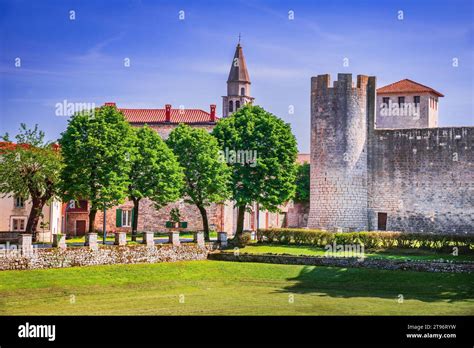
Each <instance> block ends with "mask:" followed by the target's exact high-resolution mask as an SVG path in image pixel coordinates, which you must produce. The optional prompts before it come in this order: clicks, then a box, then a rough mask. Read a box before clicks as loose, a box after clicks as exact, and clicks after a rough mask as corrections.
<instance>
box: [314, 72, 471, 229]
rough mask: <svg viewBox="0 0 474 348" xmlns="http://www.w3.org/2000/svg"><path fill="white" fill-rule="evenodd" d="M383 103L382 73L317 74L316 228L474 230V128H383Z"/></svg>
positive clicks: (315, 93)
mask: <svg viewBox="0 0 474 348" xmlns="http://www.w3.org/2000/svg"><path fill="white" fill-rule="evenodd" d="M375 107H376V104H375V77H371V78H367V77H364V76H358V82H357V88H354V87H352V81H351V76H350V75H347V74H339V75H338V81H336V82H335V83H334V87H333V88H329V76H328V75H320V76H318V77H316V78H312V87H311V121H312V127H311V131H312V133H311V185H310V190H311V199H310V213H309V218H308V227H310V228H322V229H325V230H333V229H340V230H343V231H344V230H360V229H367V230H377V229H386V230H391V231H405V232H436V233H455V234H460V233H473V232H474V154H473V146H474V127H444V128H411V129H376V128H375ZM385 214H386V226H383V227H382V225H383V222H381V226H379V221H378V219H379V215H380V217H382V219H381V221H383V220H384V219H383V217H384V216H385Z"/></svg>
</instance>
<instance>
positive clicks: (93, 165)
mask: <svg viewBox="0 0 474 348" xmlns="http://www.w3.org/2000/svg"><path fill="white" fill-rule="evenodd" d="M59 143H60V145H61V151H62V154H63V159H64V169H63V171H62V173H61V177H62V179H63V181H62V182H63V191H64V192H65V198H66V199H74V200H78V199H87V200H88V201H89V204H90V211H89V232H93V231H94V222H95V216H96V213H97V210H99V209H100V210H102V209H107V208H110V207H112V206H114V205H117V204H120V203H121V202H123V200H124V199H125V198H126V197H127V195H128V187H129V185H130V180H129V173H130V168H131V163H132V160H133V156H134V153H133V131H132V129H131V126H130V125H129V123H128V122H127V121H126V120H125V117H124V116H123V114H122V113H121V112H119V111H118V110H117V109H116V108H115V107H112V106H105V107H101V108H97V109H95V110H93V111H90V112H80V113H77V114H75V115H74V116H72V117H71V119H70V120H69V123H68V127H67V129H66V131H65V132H63V133H62V137H61V139H60V141H59Z"/></svg>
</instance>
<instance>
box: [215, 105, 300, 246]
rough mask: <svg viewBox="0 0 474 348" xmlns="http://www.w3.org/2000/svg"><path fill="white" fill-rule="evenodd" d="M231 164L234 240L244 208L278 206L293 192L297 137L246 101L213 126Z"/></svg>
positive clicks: (239, 230) (286, 127)
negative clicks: (230, 114)
mask: <svg viewBox="0 0 474 348" xmlns="http://www.w3.org/2000/svg"><path fill="white" fill-rule="evenodd" d="M213 135H214V136H215V137H216V138H217V139H218V141H219V144H220V146H221V148H222V150H223V151H224V153H225V156H226V161H227V162H228V164H229V165H230V166H231V168H232V181H231V189H232V197H233V199H234V201H235V203H236V205H237V209H238V211H237V231H236V237H237V242H238V243H239V239H241V235H242V232H243V226H244V217H245V210H246V209H247V208H248V207H249V206H250V205H251V204H252V203H253V202H257V203H258V204H259V205H260V206H261V207H262V208H263V209H267V210H269V211H278V206H279V205H280V204H282V203H284V202H286V201H288V200H289V199H290V198H292V197H293V195H294V193H295V165H294V163H295V160H296V154H297V147H296V139H295V137H294V135H293V134H292V132H291V128H290V126H289V124H287V123H285V122H283V121H282V120H281V119H279V118H278V117H276V116H275V115H273V114H271V113H269V112H267V111H265V110H264V109H263V108H261V107H259V106H252V105H245V106H244V107H242V108H241V109H239V110H238V111H237V112H235V113H233V114H232V116H231V117H227V118H224V119H221V120H220V121H219V122H218V124H217V125H216V127H215V128H214V130H213Z"/></svg>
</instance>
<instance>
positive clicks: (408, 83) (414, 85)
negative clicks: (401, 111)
mask: <svg viewBox="0 0 474 348" xmlns="http://www.w3.org/2000/svg"><path fill="white" fill-rule="evenodd" d="M410 92H413V93H417V92H420V93H421V92H430V93H433V94H436V95H437V96H438V97H444V95H442V94H441V93H439V92H438V91H436V90H434V89H433V88H431V87H428V86H425V85H422V84H421V83H418V82H415V81H412V80H409V79H404V80H400V81H398V82H395V83H392V84H390V85H387V86H383V87H380V88H378V89H377V93H379V94H384V93H410Z"/></svg>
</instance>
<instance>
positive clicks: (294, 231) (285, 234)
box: [257, 228, 474, 253]
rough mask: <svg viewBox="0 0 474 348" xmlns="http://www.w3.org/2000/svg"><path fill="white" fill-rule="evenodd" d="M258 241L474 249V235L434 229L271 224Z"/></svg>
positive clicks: (379, 247)
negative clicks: (368, 229)
mask: <svg viewBox="0 0 474 348" xmlns="http://www.w3.org/2000/svg"><path fill="white" fill-rule="evenodd" d="M257 239H258V241H259V242H263V241H265V242H269V243H279V244H295V245H313V246H320V247H324V246H325V245H327V244H332V243H336V244H362V245H364V248H366V249H390V248H413V249H426V250H437V251H446V252H452V251H453V247H458V249H459V252H464V253H465V252H473V250H474V236H472V235H452V234H448V235H443V234H432V233H405V232H348V233H334V232H327V231H321V230H309V229H298V228H273V229H272V228H271V229H261V230H258V231H257Z"/></svg>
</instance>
